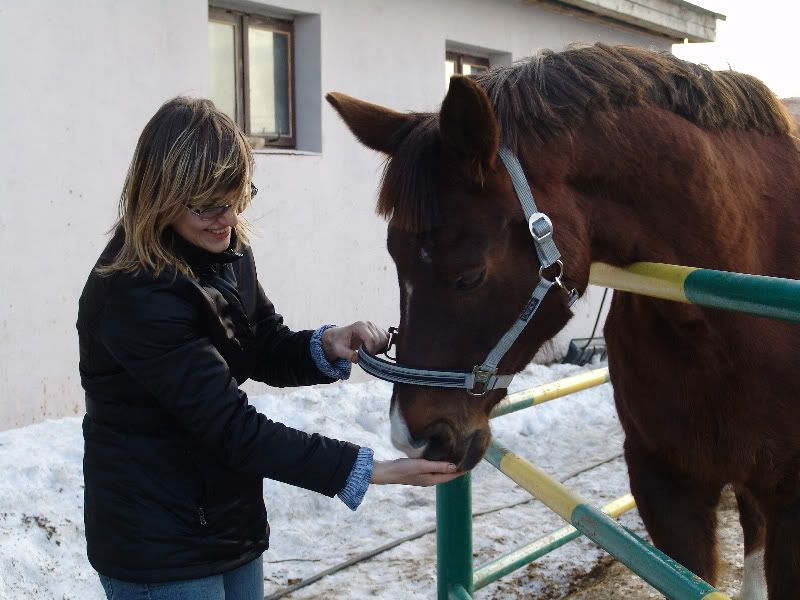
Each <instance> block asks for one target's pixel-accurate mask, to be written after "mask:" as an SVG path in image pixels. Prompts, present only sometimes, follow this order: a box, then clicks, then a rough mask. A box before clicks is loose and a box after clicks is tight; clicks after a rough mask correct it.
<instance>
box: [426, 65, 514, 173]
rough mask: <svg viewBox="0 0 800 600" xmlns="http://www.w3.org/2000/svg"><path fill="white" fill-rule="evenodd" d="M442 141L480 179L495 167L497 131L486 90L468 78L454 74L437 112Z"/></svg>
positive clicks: (498, 141)
mask: <svg viewBox="0 0 800 600" xmlns="http://www.w3.org/2000/svg"><path fill="white" fill-rule="evenodd" d="M439 129H440V131H441V136H442V143H443V144H444V147H445V148H447V149H448V150H449V151H450V152H452V153H454V154H455V155H456V156H459V157H460V158H461V159H463V160H464V161H466V162H467V163H468V164H467V167H468V169H472V171H471V172H472V173H474V174H475V177H476V179H478V180H479V181H482V180H483V178H484V177H485V176H486V174H487V173H488V172H489V171H491V169H492V168H493V167H494V161H495V157H496V156H497V148H498V145H499V144H500V132H499V131H498V128H497V120H496V119H495V116H494V111H493V110H492V105H491V104H490V103H489V98H488V97H487V96H486V93H485V92H484V91H483V90H482V89H481V88H480V87H478V84H477V83H475V82H474V81H473V80H472V79H471V78H469V77H464V76H463V75H453V76H452V77H451V78H450V88H449V89H448V90H447V96H445V98H444V102H442V109H441V112H440V113H439Z"/></svg>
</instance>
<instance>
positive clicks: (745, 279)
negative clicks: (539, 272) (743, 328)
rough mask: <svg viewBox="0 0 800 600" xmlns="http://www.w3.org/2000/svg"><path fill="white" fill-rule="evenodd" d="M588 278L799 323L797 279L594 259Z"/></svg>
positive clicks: (630, 289) (667, 297) (625, 288)
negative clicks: (619, 264)
mask: <svg viewBox="0 0 800 600" xmlns="http://www.w3.org/2000/svg"><path fill="white" fill-rule="evenodd" d="M589 281H590V282H591V283H594V284H596V285H601V286H604V287H610V288H613V289H615V290H620V291H623V292H633V293H635V294H642V295H645V296H652V297H654V298H663V299H665V300H675V301H677V302H684V303H687V304H697V305H700V306H709V307H712V308H723V309H726V310H734V311H738V312H743V313H748V314H751V315H757V316H760V317H769V318H771V319H780V320H783V321H791V322H794V323H800V281H795V280H794V279H781V278H779V277H766V276H763V275H746V274H743V273H732V272H730V271H714V270H712V269H697V268H694V267H682V266H678V265H667V264H662V263H651V262H638V263H633V264H632V265H629V266H627V267H625V268H619V267H612V266H611V265H607V264H605V263H593V264H592V267H591V271H590V272H589Z"/></svg>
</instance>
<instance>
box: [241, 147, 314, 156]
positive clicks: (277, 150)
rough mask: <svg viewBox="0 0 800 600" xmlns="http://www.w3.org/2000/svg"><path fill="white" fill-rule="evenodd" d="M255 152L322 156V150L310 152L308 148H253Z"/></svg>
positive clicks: (260, 153)
mask: <svg viewBox="0 0 800 600" xmlns="http://www.w3.org/2000/svg"><path fill="white" fill-rule="evenodd" d="M252 152H253V154H256V155H259V156H261V155H270V154H285V155H290V156H322V152H310V151H308V150H296V149H295V148H258V149H257V150H256V149H253V151H252Z"/></svg>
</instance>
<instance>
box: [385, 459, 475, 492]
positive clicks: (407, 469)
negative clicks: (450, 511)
mask: <svg viewBox="0 0 800 600" xmlns="http://www.w3.org/2000/svg"><path fill="white" fill-rule="evenodd" d="M463 474H464V473H461V472H459V471H456V466H455V465H454V464H453V463H448V462H441V461H433V460H424V459H422V458H398V459H397V460H376V461H374V462H373V463H372V479H371V480H370V481H371V483H378V484H381V483H402V484H405V485H419V486H423V487H425V486H429V485H436V484H439V483H447V482H448V481H451V480H452V479H455V478H456V477H461V476H462V475H463Z"/></svg>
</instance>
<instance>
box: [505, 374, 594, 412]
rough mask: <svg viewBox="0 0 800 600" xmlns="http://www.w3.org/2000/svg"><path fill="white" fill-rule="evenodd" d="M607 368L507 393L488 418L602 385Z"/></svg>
mask: <svg viewBox="0 0 800 600" xmlns="http://www.w3.org/2000/svg"><path fill="white" fill-rule="evenodd" d="M608 380H609V379H608V369H607V368H602V369H594V370H593V371H587V372H586V373H580V374H578V375H573V376H571V377H565V378H564V379H559V380H558V381H552V382H550V383H545V384H543V385H537V386H536V387H532V388H530V389H527V390H524V391H522V392H516V393H514V394H509V395H508V396H506V397H505V398H503V399H502V400H501V401H500V402H498V403H497V405H496V406H495V407H494V409H493V410H492V413H491V414H490V415H489V418H491V419H493V418H495V417H501V416H503V415H507V414H509V413H512V412H516V411H518V410H522V409H523V408H530V407H531V406H536V405H537V404H542V403H543V402H547V401H548V400H554V399H556V398H561V397H562V396H568V395H570V394H574V393H575V392H580V391H581V390H586V389H589V388H591V387H595V386H598V385H602V384H604V383H606V382H607V381H608Z"/></svg>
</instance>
